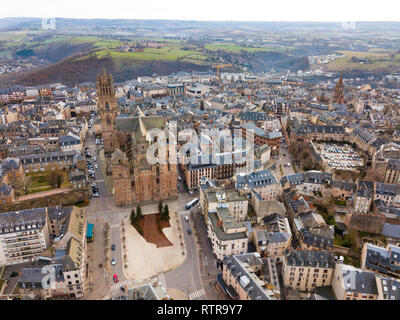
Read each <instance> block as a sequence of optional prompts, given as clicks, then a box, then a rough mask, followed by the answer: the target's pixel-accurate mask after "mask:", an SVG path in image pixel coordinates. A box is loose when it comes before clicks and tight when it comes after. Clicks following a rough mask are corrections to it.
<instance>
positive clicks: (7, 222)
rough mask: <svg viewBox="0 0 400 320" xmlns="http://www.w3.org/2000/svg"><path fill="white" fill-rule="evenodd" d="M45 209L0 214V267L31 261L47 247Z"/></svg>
mask: <svg viewBox="0 0 400 320" xmlns="http://www.w3.org/2000/svg"><path fill="white" fill-rule="evenodd" d="M46 211H47V208H39V209H28V210H21V211H12V212H4V213H1V214H0V266H4V265H11V264H17V263H23V262H28V261H33V260H35V259H37V258H38V257H39V255H40V254H41V253H42V252H43V251H44V250H46V249H47V247H48V245H49V229H48V224H47V214H46Z"/></svg>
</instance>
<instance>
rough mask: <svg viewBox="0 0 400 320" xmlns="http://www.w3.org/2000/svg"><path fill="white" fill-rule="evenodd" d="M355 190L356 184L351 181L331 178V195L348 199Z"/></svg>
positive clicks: (340, 198)
mask: <svg viewBox="0 0 400 320" xmlns="http://www.w3.org/2000/svg"><path fill="white" fill-rule="evenodd" d="M356 190H357V185H356V184H355V183H353V182H348V181H341V180H333V181H332V197H333V198H335V199H339V200H345V201H346V200H349V199H351V198H352V197H353V194H354V193H355V192H356Z"/></svg>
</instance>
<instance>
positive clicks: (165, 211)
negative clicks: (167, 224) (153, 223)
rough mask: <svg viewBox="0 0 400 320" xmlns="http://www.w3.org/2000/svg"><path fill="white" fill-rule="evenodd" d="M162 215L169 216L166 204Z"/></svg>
mask: <svg viewBox="0 0 400 320" xmlns="http://www.w3.org/2000/svg"><path fill="white" fill-rule="evenodd" d="M163 216H164V218H169V208H168V205H167V204H166V205H165V207H164V211H163Z"/></svg>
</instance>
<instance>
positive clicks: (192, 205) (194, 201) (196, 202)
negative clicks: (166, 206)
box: [185, 198, 199, 210]
mask: <svg viewBox="0 0 400 320" xmlns="http://www.w3.org/2000/svg"><path fill="white" fill-rule="evenodd" d="M198 203H199V199H198V198H194V199H193V200H192V201H190V202H189V203H188V204H187V205H186V206H185V209H186V210H189V209H190V208H193V207H194V206H195V205H196V204H198Z"/></svg>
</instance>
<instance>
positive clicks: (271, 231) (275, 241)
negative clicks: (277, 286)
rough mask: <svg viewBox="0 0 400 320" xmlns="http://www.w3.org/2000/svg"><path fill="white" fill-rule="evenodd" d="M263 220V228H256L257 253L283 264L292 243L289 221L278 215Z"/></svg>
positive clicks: (255, 242)
mask: <svg viewBox="0 0 400 320" xmlns="http://www.w3.org/2000/svg"><path fill="white" fill-rule="evenodd" d="M262 220H263V227H262V228H259V229H256V228H255V229H254V235H253V237H254V239H253V242H254V244H255V246H256V249H257V252H258V253H260V254H262V255H265V256H267V257H269V258H271V259H272V260H273V261H276V262H281V261H282V260H283V256H284V253H285V251H286V250H287V249H288V248H289V247H290V244H291V241H292V232H291V230H290V226H289V221H288V219H287V218H285V217H284V216H282V215H280V214H278V213H275V214H271V215H269V216H266V217H264V218H263V219H262Z"/></svg>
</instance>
